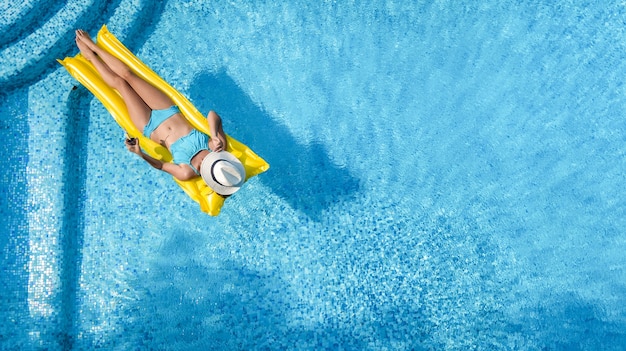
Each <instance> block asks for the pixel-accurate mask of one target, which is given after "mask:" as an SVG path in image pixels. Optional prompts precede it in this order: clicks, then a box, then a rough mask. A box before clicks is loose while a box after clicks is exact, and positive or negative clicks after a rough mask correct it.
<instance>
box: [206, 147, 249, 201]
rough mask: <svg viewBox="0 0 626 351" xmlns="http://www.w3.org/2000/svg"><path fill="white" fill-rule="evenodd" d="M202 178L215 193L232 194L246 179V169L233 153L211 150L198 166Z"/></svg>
mask: <svg viewBox="0 0 626 351" xmlns="http://www.w3.org/2000/svg"><path fill="white" fill-rule="evenodd" d="M200 175H201V176H202V179H204V181H205V182H206V183H207V185H208V186H210V187H211V189H213V190H214V191H215V192H216V193H218V194H220V195H232V194H234V193H235V192H237V190H239V188H241V186H242V185H243V183H244V182H245V181H246V170H245V169H244V167H243V164H241V161H239V160H238V159H237V157H235V156H234V155H233V154H231V153H230V152H227V151H220V152H211V153H210V154H208V155H207V156H206V157H205V158H204V160H202V165H201V166H200Z"/></svg>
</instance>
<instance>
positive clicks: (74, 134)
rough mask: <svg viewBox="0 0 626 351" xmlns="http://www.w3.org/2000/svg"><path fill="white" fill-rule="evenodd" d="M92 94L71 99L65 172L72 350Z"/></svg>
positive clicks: (64, 293) (80, 92)
mask: <svg viewBox="0 0 626 351" xmlns="http://www.w3.org/2000/svg"><path fill="white" fill-rule="evenodd" d="M92 98H93V97H92V95H91V93H90V92H89V91H88V90H87V89H86V88H84V87H82V86H79V87H75V88H74V89H73V90H72V91H71V92H70V94H69V96H68V99H67V104H66V106H67V117H68V119H67V121H66V127H65V155H64V165H65V167H64V169H63V185H62V189H61V191H62V194H63V217H62V218H63V220H62V223H63V224H62V228H61V233H60V242H61V250H62V256H61V257H62V260H61V264H60V267H59V269H60V277H61V279H60V281H61V309H62V313H61V314H60V318H61V320H60V326H61V327H60V330H61V332H60V333H59V338H60V340H59V343H60V344H61V345H62V346H63V347H65V348H66V349H71V348H72V345H73V337H74V335H76V333H75V331H76V330H75V329H76V320H77V313H78V311H76V306H77V290H78V281H79V277H80V268H81V266H82V247H83V237H84V232H85V199H86V189H85V187H86V186H85V182H86V177H87V152H86V150H88V149H89V145H88V143H89V140H88V135H89V133H88V128H89V105H90V102H91V99H92Z"/></svg>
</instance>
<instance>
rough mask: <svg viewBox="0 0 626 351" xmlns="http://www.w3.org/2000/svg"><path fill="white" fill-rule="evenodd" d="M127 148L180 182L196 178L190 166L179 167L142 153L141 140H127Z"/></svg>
mask: <svg viewBox="0 0 626 351" xmlns="http://www.w3.org/2000/svg"><path fill="white" fill-rule="evenodd" d="M126 148H127V149H128V151H130V152H132V153H134V154H137V155H138V156H139V157H141V158H142V159H144V160H145V161H146V162H148V164H149V165H150V166H152V167H154V168H156V169H158V170H161V171H163V172H166V173H169V174H170V175H172V176H173V177H175V178H176V179H178V180H189V179H191V178H194V177H195V176H196V174H195V172H194V171H193V169H191V167H189V166H188V165H177V164H175V163H170V162H163V161H161V160H157V159H156V158H154V157H152V156H150V155H147V154H145V153H143V152H142V151H141V148H140V147H139V139H126Z"/></svg>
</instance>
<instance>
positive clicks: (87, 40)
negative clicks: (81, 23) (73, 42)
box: [76, 29, 96, 51]
mask: <svg viewBox="0 0 626 351" xmlns="http://www.w3.org/2000/svg"><path fill="white" fill-rule="evenodd" d="M76 39H77V40H80V41H81V42H83V43H84V44H85V45H87V47H88V48H89V49H91V51H96V43H94V42H93V40H92V39H91V37H90V36H89V33H87V32H85V31H84V30H82V29H77V30H76Z"/></svg>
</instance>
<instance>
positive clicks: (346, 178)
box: [190, 71, 359, 220]
mask: <svg viewBox="0 0 626 351" xmlns="http://www.w3.org/2000/svg"><path fill="white" fill-rule="evenodd" d="M190 99H191V101H192V102H193V103H194V104H195V105H196V106H197V107H198V108H199V109H201V111H202V113H204V114H206V113H207V112H208V109H212V110H215V111H216V112H218V113H219V114H220V115H221V116H222V118H223V120H224V129H225V130H226V133H228V134H229V135H231V136H233V137H234V138H235V139H237V140H240V141H242V142H243V143H245V144H246V145H248V146H249V147H250V148H252V150H254V151H255V152H256V153H257V154H258V155H259V156H261V157H263V158H264V159H265V160H266V161H267V162H268V163H269V164H270V169H269V171H268V172H266V173H263V174H261V175H260V176H259V179H260V181H261V182H262V183H263V184H265V185H267V186H269V187H270V188H271V189H272V191H273V192H274V193H275V194H277V195H278V196H280V197H281V198H283V199H285V200H286V201H287V202H288V203H289V204H290V206H291V207H292V208H294V209H296V210H299V211H302V212H303V213H305V214H306V215H308V216H309V217H310V218H312V219H315V220H319V218H320V216H321V213H322V212H323V210H325V209H327V208H328V207H329V206H331V205H332V204H333V203H337V202H340V201H342V200H345V199H346V198H349V197H351V196H353V195H354V193H355V192H357V191H358V189H359V181H358V179H356V178H355V177H353V176H352V175H351V174H350V172H349V171H348V170H347V169H345V168H342V167H340V166H338V165H336V164H334V163H333V162H332V160H331V159H330V158H329V157H328V152H327V150H325V148H324V146H323V145H322V144H320V143H318V142H314V143H312V144H310V145H307V144H303V143H301V142H299V141H298V140H297V139H296V138H294V136H293V135H292V134H291V133H290V131H289V130H288V129H287V127H285V126H284V125H282V124H280V123H278V122H277V121H275V120H274V119H272V117H271V116H270V115H269V114H268V113H266V112H264V111H263V110H262V109H261V108H260V107H259V106H257V105H256V104H255V103H254V102H253V101H252V100H251V99H250V97H249V96H248V95H247V94H246V93H245V92H244V91H242V90H241V88H240V87H239V86H238V85H237V83H235V81H234V80H233V79H232V78H231V77H230V76H229V75H228V74H227V73H226V72H224V71H220V72H217V73H214V74H207V73H204V74H201V75H199V76H197V77H195V79H194V82H193V84H192V86H191V89H190ZM203 108H204V109H207V110H202V109H203Z"/></svg>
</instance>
